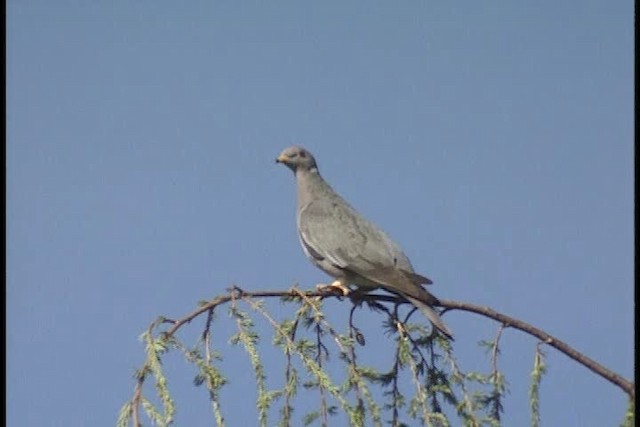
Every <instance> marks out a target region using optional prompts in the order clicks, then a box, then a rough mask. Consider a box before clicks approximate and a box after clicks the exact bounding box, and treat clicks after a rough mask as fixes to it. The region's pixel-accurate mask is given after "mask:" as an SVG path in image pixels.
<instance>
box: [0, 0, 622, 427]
mask: <svg viewBox="0 0 640 427" xmlns="http://www.w3.org/2000/svg"><path fill="white" fill-rule="evenodd" d="M54 3H55V4H54ZM632 32H633V3H632V2H631V1H618V2H606V1H585V2H560V3H558V2H550V1H545V2H507V3H505V2H501V3H499V2H474V1H463V2H428V1H409V2H403V3H402V4H392V3H389V2H377V1H376V2H366V3H365V2H336V1H327V2H315V3H303V2H279V3H278V4H274V3H272V2H270V3H267V2H218V1H194V2H188V3H185V2H167V1H153V2H152V1H139V2H130V1H113V2H75V1H67V0H61V1H57V2H48V1H27V2H18V1H9V2H7V37H8V42H7V179H8V184H7V217H8V218H7V221H8V222H7V233H8V241H7V311H8V319H7V346H8V362H7V376H8V380H7V381H8V384H7V387H8V399H7V409H8V424H9V425H14V426H17V425H20V426H41V425H67V426H85V425H112V424H113V423H114V422H115V420H116V417H117V413H118V410H119V408H120V406H121V405H122V404H123V402H124V401H125V400H127V399H128V398H130V396H131V393H132V390H133V385H134V383H133V380H132V378H131V375H132V373H133V371H134V369H135V368H136V367H139V366H140V365H141V363H142V362H143V358H144V348H143V345H142V344H141V343H140V342H139V341H138V336H139V334H140V333H141V332H142V331H143V330H144V329H145V328H146V327H147V326H148V324H149V323H150V322H151V321H152V320H153V319H155V318H156V316H158V315H161V314H163V315H167V316H172V317H178V316H180V315H183V314H185V313H187V312H189V311H190V310H191V309H193V308H194V307H195V305H196V303H197V301H199V300H202V299H207V298H211V297H213V296H215V295H217V294H220V293H222V292H224V289H225V288H227V287H228V286H230V285H231V284H238V285H241V286H242V287H244V288H246V289H251V290H254V289H256V290H257V289H286V288H288V287H289V286H291V285H292V284H293V283H296V282H299V283H300V284H301V286H302V287H311V286H313V285H314V284H316V283H318V282H320V281H324V280H326V277H325V276H324V274H323V273H322V272H321V271H319V270H317V269H315V268H314V267H313V266H312V265H311V264H309V263H308V261H307V260H306V259H305V258H304V255H303V254H302V251H301V249H300V247H299V244H298V239H297V236H296V232H295V223H294V208H295V190H294V182H293V177H292V176H291V173H290V172H289V171H288V170H286V169H285V168H283V167H282V166H278V165H275V164H274V159H275V157H276V156H277V155H278V153H279V152H280V151H281V150H282V149H283V148H285V147H286V146H289V145H292V144H299V145H303V146H305V147H307V148H308V149H310V150H311V151H312V152H313V153H314V154H315V155H316V158H317V160H318V162H319V165H320V170H321V172H322V173H323V175H324V176H325V178H326V179H327V180H328V181H329V182H330V183H331V184H332V185H333V186H334V188H335V189H337V190H338V191H339V192H340V193H341V194H342V195H343V196H344V197H345V198H347V199H348V200H349V201H350V202H351V203H352V204H353V205H354V206H355V207H356V208H357V209H358V210H359V211H360V212H361V213H363V214H364V215H366V216H368V217H369V218H370V219H372V220H373V221H374V222H376V223H377V224H379V225H380V226H381V227H382V228H384V229H385V230H386V231H387V232H388V233H389V234H390V235H391V236H393V237H394V239H395V240H397V241H398V242H399V243H400V244H401V245H402V247H403V248H404V250H405V252H406V253H407V254H408V256H409V257H410V258H411V260H412V262H413V265H414V266H415V268H416V270H417V271H418V272H420V273H422V274H424V275H426V276H428V277H430V278H432V279H433V281H434V282H435V283H434V285H433V287H432V288H431V290H432V291H433V293H434V294H436V295H438V296H440V297H442V298H446V299H453V300H461V301H467V302H472V303H476V304H482V305H488V306H490V307H492V308H494V309H496V310H498V311H501V312H504V313H506V314H509V315H512V316H514V317H517V318H520V319H522V320H525V321H527V322H530V323H532V324H534V325H537V326H539V327H540V328H543V329H545V330H546V331H548V332H549V333H551V334H553V335H555V336H557V337H558V338H560V339H563V340H565V341H566V342H568V343H569V344H570V345H572V346H574V347H575V348H576V349H578V350H580V351H583V352H584V353H586V354H587V355H589V356H590V357H592V358H594V359H595V360H597V361H599V362H601V363H602V364H604V365H605V366H607V367H609V368H610V369H612V370H614V371H615V372H618V373H620V374H621V375H623V376H625V377H627V378H632V376H633V347H634V346H633V310H634V306H633V181H632V173H633V41H632ZM273 308H274V310H276V311H277V310H281V312H279V314H281V315H282V316H285V315H286V314H287V313H288V311H287V310H286V308H283V307H281V306H280V305H277V304H275V305H273ZM348 308H349V307H348V305H347V303H337V302H331V303H329V305H328V313H329V314H330V315H332V316H335V317H334V318H335V319H336V325H337V326H340V325H342V326H344V322H343V321H342V319H343V318H344V315H345V313H346V312H347V310H348ZM220 318H221V319H220V322H221V323H220V325H221V326H220V327H221V328H227V329H228V328H231V327H232V324H231V323H228V320H226V316H225V315H223V312H221V314H220ZM361 319H362V322H363V323H365V322H366V323H368V324H371V325H373V326H375V325H378V324H379V323H376V322H379V321H381V319H380V318H379V317H376V316H375V315H373V314H370V313H368V312H366V311H363V312H362V313H361ZM445 320H446V322H447V323H448V324H449V325H450V326H451V328H452V329H453V330H454V331H455V333H456V342H455V346H454V351H455V354H456V356H457V357H458V359H459V363H460V364H461V367H462V368H463V369H465V370H473V369H484V370H487V369H489V365H488V363H487V359H486V356H485V355H484V352H483V350H481V349H480V348H479V347H478V346H477V342H478V341H479V340H481V339H491V338H492V337H493V336H494V335H495V333H496V330H497V325H496V324H495V323H493V322H491V321H489V320H487V319H484V318H481V317H478V316H476V315H472V314H468V313H462V312H451V313H447V315H446V316H445ZM225 322H227V323H225ZM341 322H342V323H341ZM225 325H226V326H225ZM190 327H191V330H190V332H186V335H185V337H186V339H188V337H190V336H191V335H195V334H197V331H198V330H199V328H201V324H195V323H194V324H193V325H191V326H190ZM224 330H225V331H226V329H224ZM376 331H378V333H379V329H378V328H376V327H372V328H371V329H370V330H369V332H368V344H367V347H368V348H370V349H371V350H369V349H368V348H367V347H365V348H364V349H363V351H365V352H368V354H369V355H370V356H369V357H371V359H372V360H371V362H372V363H377V362H378V363H386V361H387V357H388V355H387V354H386V352H384V351H380V349H379V348H377V347H380V348H383V349H384V348H385V347H384V346H385V345H388V343H386V341H385V339H384V337H382V336H380V337H378V336H376ZM232 332H233V331H231V332H229V333H232ZM269 343H270V339H268V338H266V339H265V341H264V346H263V351H264V352H265V355H266V358H267V359H270V358H272V359H273V360H276V361H277V360H278V356H277V354H278V353H277V352H276V351H275V350H273V349H272V348H271V347H270V345H269ZM535 345H536V341H535V340H533V339H532V338H529V337H527V336H524V335H523V334H521V333H518V332H516V331H511V330H507V331H505V333H504V336H503V352H502V356H501V359H500V365H501V367H502V369H503V370H504V372H505V374H506V376H507V380H508V381H509V385H510V393H509V395H508V396H507V398H506V400H505V407H506V411H505V425H526V424H527V423H528V419H529V413H528V397H527V390H528V387H529V373H530V370H531V366H532V363H533V350H534V348H535ZM218 348H219V349H220V350H221V351H222V353H223V355H224V356H225V359H224V361H223V362H222V365H221V366H222V367H223V368H224V369H225V370H226V372H227V374H228V376H229V377H230V379H232V383H231V384H230V385H229V386H228V387H226V388H225V389H223V395H222V404H223V409H224V408H227V409H226V417H227V421H228V422H229V425H253V424H255V421H254V420H255V419H256V418H255V412H253V408H254V400H255V386H254V384H253V381H252V378H251V375H250V368H249V366H250V365H249V362H248V358H247V357H246V355H245V354H244V353H243V351H242V350H241V349H238V348H232V347H231V346H230V345H229V344H228V343H227V342H226V338H221V339H220V341H219V342H218ZM547 355H548V359H547V362H548V365H549V370H548V374H547V376H546V377H545V378H544V379H543V383H542V390H541V394H542V400H541V411H542V420H543V425H550V426H553V425H585V426H603V425H617V423H618V422H619V421H620V420H621V418H622V415H623V413H624V410H625V407H626V398H625V395H624V394H623V393H622V392H621V391H620V390H619V389H617V388H616V387H614V386H613V385H611V384H610V383H608V382H606V381H604V380H603V379H601V378H599V377H596V376H595V375H594V374H592V373H591V372H590V371H588V370H587V369H586V368H584V367H582V366H579V365H577V364H576V363H575V362H573V361H571V360H569V359H568V358H567V357H565V356H564V355H562V354H559V353H558V352H556V351H554V350H552V349H548V351H547ZM274 363H275V365H274V367H273V370H272V371H270V372H272V374H271V375H270V381H273V383H271V385H272V386H273V388H275V387H276V386H279V384H280V383H279V382H280V381H281V373H280V372H281V369H280V368H279V367H281V365H279V364H278V363H276V362H274ZM383 366H385V365H383ZM167 369H168V370H169V371H170V374H171V376H170V378H169V380H170V386H171V387H172V389H173V391H174V393H175V394H176V395H177V396H178V410H179V412H178V414H177V422H178V425H193V426H197V425H210V422H211V418H210V415H209V407H208V404H207V400H206V393H205V391H204V390H202V389H194V388H193V386H192V385H191V380H192V378H193V375H194V371H193V369H191V368H190V367H186V365H185V364H184V363H183V362H182V361H181V360H180V358H179V357H178V356H172V357H170V358H169V360H168V361H167ZM279 369H280V370H279ZM305 404H308V402H306V403H305V402H302V403H301V404H300V408H301V410H300V412H298V413H297V414H296V415H298V416H301V415H302V408H304V407H305ZM238 408H242V410H238ZM272 423H275V418H274V419H273V420H272Z"/></svg>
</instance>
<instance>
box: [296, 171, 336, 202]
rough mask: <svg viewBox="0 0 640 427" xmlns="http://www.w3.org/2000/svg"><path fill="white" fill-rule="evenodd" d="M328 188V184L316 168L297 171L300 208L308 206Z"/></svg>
mask: <svg viewBox="0 0 640 427" xmlns="http://www.w3.org/2000/svg"><path fill="white" fill-rule="evenodd" d="M327 186H328V184H327V183H326V182H325V181H324V179H322V176H320V172H318V169H316V168H313V169H310V170H298V171H296V187H297V192H298V206H299V207H303V206H306V205H308V204H309V202H310V201H311V200H314V199H316V198H318V196H320V195H321V194H323V193H325V192H326V191H327Z"/></svg>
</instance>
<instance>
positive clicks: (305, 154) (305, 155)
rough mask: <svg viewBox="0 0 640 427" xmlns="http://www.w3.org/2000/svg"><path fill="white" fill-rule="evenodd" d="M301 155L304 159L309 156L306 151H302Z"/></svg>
mask: <svg viewBox="0 0 640 427" xmlns="http://www.w3.org/2000/svg"><path fill="white" fill-rule="evenodd" d="M300 157H302V158H303V159H304V158H305V157H307V153H305V152H304V151H301V152H300Z"/></svg>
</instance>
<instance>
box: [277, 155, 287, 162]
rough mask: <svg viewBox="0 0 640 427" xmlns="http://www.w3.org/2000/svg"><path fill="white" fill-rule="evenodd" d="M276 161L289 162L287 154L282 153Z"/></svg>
mask: <svg viewBox="0 0 640 427" xmlns="http://www.w3.org/2000/svg"><path fill="white" fill-rule="evenodd" d="M276 163H284V164H286V163H287V156H285V155H280V156H278V158H277V159H276Z"/></svg>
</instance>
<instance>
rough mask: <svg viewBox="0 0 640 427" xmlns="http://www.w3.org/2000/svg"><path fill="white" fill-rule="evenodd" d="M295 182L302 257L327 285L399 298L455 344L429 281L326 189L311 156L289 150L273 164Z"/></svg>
mask: <svg viewBox="0 0 640 427" xmlns="http://www.w3.org/2000/svg"><path fill="white" fill-rule="evenodd" d="M276 162H277V163H282V164H284V165H286V166H287V167H288V168H289V169H291V170H292V171H293V173H294V174H295V177H296V186H297V193H298V197H297V198H298V206H297V214H296V221H297V225H298V235H299V237H300V243H301V245H302V249H303V250H304V253H305V255H306V256H307V258H309V260H311V262H313V263H314V264H315V265H316V266H317V267H318V268H320V269H321V270H323V271H324V272H325V273H327V274H328V275H329V276H331V277H333V278H334V279H335V281H334V282H333V283H332V284H331V285H329V286H331V287H337V288H339V289H341V290H342V292H343V293H344V295H347V294H349V292H350V290H349V288H348V286H349V285H350V284H353V285H356V286H357V287H358V288H359V289H363V290H366V291H368V290H372V289H375V288H379V287H382V288H383V289H385V290H387V291H389V292H391V293H394V294H398V295H401V296H402V297H404V298H405V299H407V300H408V301H409V302H411V303H412V304H413V305H414V306H416V307H417V308H418V309H419V310H420V311H421V312H422V313H423V314H424V315H425V316H426V317H427V318H428V319H429V320H430V321H431V323H433V325H434V326H435V327H436V328H437V329H439V330H440V331H441V332H442V333H444V334H445V335H446V336H447V337H449V338H451V339H453V333H452V332H451V330H450V329H449V328H447V326H446V325H445V324H444V322H443V321H442V319H441V318H440V316H439V314H438V312H437V311H436V310H435V309H434V308H433V307H432V305H436V304H438V303H439V302H438V299H437V298H436V297H435V296H433V295H431V294H430V293H429V292H427V291H426V290H425V289H424V288H423V287H422V284H430V283H432V282H431V280H429V279H428V278H426V277H424V276H421V275H419V274H417V273H416V272H414V271H413V267H412V266H411V262H410V261H409V258H407V256H406V255H405V254H404V252H402V249H400V247H399V246H398V245H397V244H396V243H395V242H394V241H393V240H391V239H390V238H389V236H387V235H386V234H385V233H384V232H383V231H382V230H380V229H379V228H378V227H376V226H375V225H374V224H373V223H372V222H370V221H368V220H367V219H366V218H364V217H362V216H361V215H360V214H359V213H358V212H356V210H355V209H353V208H352V207H351V205H349V203H347V202H346V201H345V200H344V199H343V198H342V197H340V196H339V195H338V194H337V193H336V192H335V191H334V190H333V188H331V186H329V184H327V182H326V181H325V180H324V179H323V178H322V176H321V175H320V172H319V171H318V165H317V164H316V160H315V159H314V158H313V155H311V153H310V152H309V151H307V150H305V149H304V148H302V147H295V146H294V147H289V148H287V149H285V150H284V151H283V152H282V153H281V154H280V155H279V156H278V158H277V159H276Z"/></svg>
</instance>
